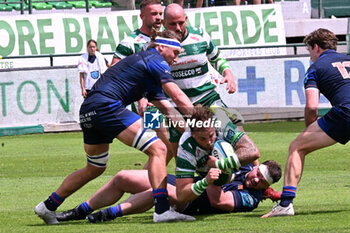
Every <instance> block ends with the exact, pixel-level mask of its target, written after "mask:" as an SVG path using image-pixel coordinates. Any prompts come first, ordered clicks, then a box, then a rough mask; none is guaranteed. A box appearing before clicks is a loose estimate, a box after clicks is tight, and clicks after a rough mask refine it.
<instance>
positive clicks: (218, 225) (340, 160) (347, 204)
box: [0, 122, 350, 233]
mask: <svg viewBox="0 0 350 233" xmlns="http://www.w3.org/2000/svg"><path fill="white" fill-rule="evenodd" d="M303 128H304V124H303V122H283V123H262V124H247V125H245V130H246V131H247V133H248V135H249V136H250V137H251V138H252V139H253V140H254V142H255V143H256V144H257V146H258V148H259V150H260V153H261V159H260V161H261V162H263V161H265V160H268V159H274V160H276V161H278V162H279V163H280V164H281V165H282V168H284V164H285V161H286V159H287V156H288V154H287V153H288V146H289V143H290V142H291V141H292V140H293V139H294V138H295V137H296V136H297V135H298V133H299V132H300V131H302V130H303ZM82 145H83V141H82V134H81V133H60V134H35V135H24V136H9V137H0V232H4V233H5V232H6V233H7V232H35V233H36V232H41V233H45V232H50V233H54V232H138V233H140V232H350V223H349V218H350V168H349V165H350V157H349V145H347V146H342V145H339V144H337V145H334V146H332V147H329V148H325V149H322V150H319V151H316V152H313V153H312V154H310V155H308V156H307V158H306V163H305V167H304V174H303V178H302V180H301V182H300V184H299V186H298V189H297V198H296V199H295V201H294V209H295V212H296V215H295V216H293V217H280V218H269V219H261V218H260V216H261V215H263V214H265V213H267V212H269V211H270V210H271V208H272V206H273V205H274V203H272V202H271V201H269V200H266V201H264V202H262V203H261V204H260V205H259V207H258V208H257V209H256V210H254V211H253V212H247V213H231V214H222V215H203V216H197V221H196V222H190V223H181V222H178V223H161V224H153V223H152V216H153V215H152V214H153V210H150V211H148V212H146V213H143V214H137V215H132V216H125V217H122V218H117V219H116V220H114V221H112V222H106V223H101V224H89V223H88V222H87V221H74V222H69V223H62V224H60V225H57V226H48V225H45V224H44V223H43V221H42V220H41V219H39V218H38V217H37V216H35V215H34V207H35V206H36V205H37V204H38V203H39V202H41V201H43V200H45V199H46V198H47V197H48V195H50V194H51V193H52V192H53V191H55V190H56V189H57V187H58V186H59V185H60V183H61V182H62V181H63V179H64V178H65V177H66V176H67V175H68V174H70V173H71V172H73V171H74V170H76V169H80V168H82V167H83V166H85V163H86V161H85V160H86V158H85V155H84V153H83V147H82ZM110 155H111V156H110V161H109V163H108V168H107V170H106V172H105V173H104V174H103V175H102V176H100V177H98V178H97V179H95V180H93V181H92V182H90V183H88V184H87V185H86V186H84V187H83V188H82V189H80V190H79V191H78V192H76V193H74V194H73V195H72V196H71V197H69V198H67V200H66V201H65V202H64V204H63V205H62V206H61V207H60V208H59V211H63V210H67V209H70V208H73V207H75V206H76V205H78V204H80V203H81V202H83V201H85V200H87V199H88V198H89V197H90V195H91V194H92V193H93V192H95V191H96V190H97V189H98V188H99V187H100V186H102V184H104V183H105V182H107V181H108V180H109V179H110V178H112V176H113V175H114V174H115V173H116V172H118V171H119V170H121V169H141V168H142V165H143V164H144V163H145V162H146V160H147V157H146V155H144V154H142V153H141V152H139V151H137V150H135V149H133V148H129V147H127V146H124V145H122V144H121V143H120V142H118V141H117V140H115V142H114V143H113V144H112V145H111V150H110ZM141 164H142V165H141ZM174 167H175V166H174V162H171V164H170V165H169V167H168V172H169V173H174ZM283 170H284V169H283ZM282 186H283V181H282V179H281V181H280V182H279V183H277V184H274V185H273V186H272V187H273V188H275V189H278V190H281V188H282Z"/></svg>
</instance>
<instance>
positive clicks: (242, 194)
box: [56, 107, 281, 221]
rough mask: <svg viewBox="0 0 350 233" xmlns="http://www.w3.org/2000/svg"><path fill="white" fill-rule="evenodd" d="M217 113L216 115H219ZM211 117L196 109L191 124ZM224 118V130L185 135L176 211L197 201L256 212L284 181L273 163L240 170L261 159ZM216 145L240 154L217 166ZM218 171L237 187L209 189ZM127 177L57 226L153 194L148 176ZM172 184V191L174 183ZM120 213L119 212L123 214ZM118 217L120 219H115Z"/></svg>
mask: <svg viewBox="0 0 350 233" xmlns="http://www.w3.org/2000/svg"><path fill="white" fill-rule="evenodd" d="M216 113H217V114H218V112H216ZM225 116H226V115H225ZM213 117H214V115H213V112H212V111H211V109H210V108H209V107H195V111H194V113H193V115H192V117H191V120H195V122H199V121H202V122H206V121H213V120H214V118H213ZM226 118H227V117H226ZM226 118H225V117H224V116H222V115H221V116H220V118H218V119H217V120H216V121H215V122H219V120H220V123H221V124H220V126H219V125H216V127H215V124H209V126H208V127H199V125H198V124H195V125H194V127H191V126H190V127H191V130H188V131H186V132H185V133H184V134H183V136H182V137H181V140H180V146H179V149H178V156H177V160H176V164H177V165H176V194H175V187H172V186H169V184H168V186H169V187H170V188H172V190H173V193H172V200H173V201H174V200H175V203H176V206H178V203H183V204H184V205H185V204H187V203H190V202H192V201H193V200H195V199H196V201H199V205H202V203H201V199H202V198H207V200H209V202H208V201H207V203H210V204H207V206H210V208H212V207H213V208H216V209H219V210H221V211H225V212H231V211H248V210H252V209H254V208H256V207H257V204H258V203H259V201H260V200H261V199H262V193H263V192H264V190H265V189H267V188H268V187H269V185H271V184H272V183H274V182H277V181H278V180H279V179H280V177H281V168H280V166H279V165H278V164H277V163H276V162H272V161H270V162H268V163H266V164H262V165H260V166H256V167H254V168H253V167H252V166H248V167H241V168H240V163H242V164H249V163H250V162H253V161H255V160H256V159H257V158H258V156H259V153H258V150H257V148H256V146H255V144H254V143H253V142H252V141H251V139H250V138H249V137H248V136H247V135H246V134H244V133H243V132H239V131H236V126H235V125H234V124H233V123H232V122H231V121H230V120H229V119H228V118H227V119H226ZM203 125H204V124H203ZM216 140H225V141H227V142H230V143H231V145H232V146H233V148H234V149H235V152H236V154H235V153H233V154H232V157H230V158H231V159H229V160H217V159H216V158H214V157H213V156H209V155H210V154H211V151H212V149H213V145H214V142H215V141H216ZM207 163H208V164H210V166H211V167H212V168H210V167H209V166H208V164H207ZM216 164H218V165H216ZM214 167H221V168H223V169H224V168H227V167H229V168H230V169H235V171H236V173H235V175H236V176H235V179H234V182H232V183H231V184H229V185H226V186H224V187H223V188H221V187H219V186H215V185H211V184H213V183H214V181H215V180H218V178H219V175H220V173H221V170H220V169H218V168H214ZM196 172H197V173H198V174H199V175H200V176H199V177H195V173H196ZM126 173H127V172H124V173H121V174H119V175H116V177H115V178H114V179H113V180H111V181H110V182H109V183H107V184H106V185H104V186H103V187H102V188H101V189H99V190H98V191H97V192H96V193H95V194H94V195H93V196H92V198H91V199H90V200H88V201H87V202H84V203H82V204H81V205H80V206H79V207H77V208H75V209H73V210H69V211H66V212H63V213H58V214H57V215H56V218H57V219H58V220H59V221H64V220H73V219H84V218H85V217H86V216H87V215H88V214H90V212H88V211H86V208H85V207H86V206H88V207H89V209H92V210H96V209H99V208H101V207H104V206H108V205H111V204H113V203H115V202H116V201H118V200H119V199H120V198H121V196H122V195H123V193H124V192H130V193H138V192H142V191H145V190H148V189H149V188H150V186H149V182H148V180H147V177H142V174H144V175H145V173H144V172H143V173H141V172H140V173H137V172H135V176H137V177H135V176H134V175H133V173H132V172H130V173H128V174H129V175H124V174H126ZM136 174H137V175H136ZM172 180H174V177H172ZM134 183H136V184H134ZM168 183H169V182H168ZM131 184H133V185H131ZM170 184H172V185H173V186H174V185H175V182H173V183H170ZM206 188H208V190H207V192H205V191H206ZM116 190H119V191H116ZM239 190H241V191H239ZM257 190H259V191H257ZM202 193H205V194H203V195H204V197H202ZM143 195H146V194H143ZM206 195H207V197H206ZM132 200H133V201H134V202H136V204H134V203H132V204H131V205H138V204H139V203H138V201H143V199H142V198H140V200H138V199H136V200H134V199H132ZM147 203H148V202H145V203H143V202H142V206H143V205H144V206H145V207H144V208H140V207H139V206H138V207H137V208H138V209H136V210H139V211H141V212H142V211H144V210H147V209H149V208H150V207H151V206H152V203H151V204H150V205H149V204H147ZM119 207H121V206H119V205H118V206H117V209H118V208H119ZM203 207H205V205H203ZM210 208H209V209H210ZM122 209H123V207H122ZM122 209H120V210H121V211H122ZM114 210H116V209H114ZM124 213H125V211H124ZM131 213H135V212H131ZM117 215H119V214H118V213H116V216H117ZM110 217H112V216H110Z"/></svg>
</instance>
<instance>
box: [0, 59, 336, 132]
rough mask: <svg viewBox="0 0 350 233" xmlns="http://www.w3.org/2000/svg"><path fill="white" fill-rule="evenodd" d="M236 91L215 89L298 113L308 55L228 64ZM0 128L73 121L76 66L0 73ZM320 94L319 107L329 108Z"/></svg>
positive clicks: (234, 100) (240, 100)
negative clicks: (233, 77) (232, 74)
mask: <svg viewBox="0 0 350 233" xmlns="http://www.w3.org/2000/svg"><path fill="white" fill-rule="evenodd" d="M229 63H230V66H231V68H232V71H233V73H234V75H235V81H236V84H237V91H236V93H234V94H227V93H226V90H225V88H226V84H222V85H220V86H219V87H218V91H219V93H220V95H221V97H222V99H223V100H224V102H225V103H226V104H227V105H228V107H233V108H239V109H241V108H248V109H252V110H254V109H257V108H260V109H261V108H266V109H275V110H276V111H278V109H285V108H290V109H291V110H292V109H293V108H295V109H300V108H303V107H304V106H305V93H304V87H303V82H304V75H305V72H306V70H307V68H308V67H309V65H310V60H309V58H308V57H302V58H300V57H298V58H297V57H296V58H278V59H277V58H276V59H273V58H271V59H268V60H267V59H264V60H263V59H256V60H244V61H230V62H229ZM0 97H1V98H0V127H4V126H23V125H37V124H59V123H68V122H78V121H79V107H80V104H81V103H82V101H83V98H82V96H81V91H80V85H79V75H78V71H77V69H76V68H69V69H43V70H23V71H18V70H16V71H10V72H0ZM329 106H330V104H329V103H328V101H327V100H326V99H325V98H324V97H323V96H321V99H320V107H329Z"/></svg>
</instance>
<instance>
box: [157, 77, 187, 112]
mask: <svg viewBox="0 0 350 233" xmlns="http://www.w3.org/2000/svg"><path fill="white" fill-rule="evenodd" d="M162 88H163V90H164V91H165V93H166V94H167V95H168V96H169V97H170V98H171V99H172V100H173V101H174V103H175V104H176V106H177V107H178V108H179V109H180V111H181V113H182V114H184V115H188V116H190V115H192V112H193V104H192V103H191V101H190V99H189V98H188V97H187V95H186V94H185V93H184V92H183V91H182V90H181V89H180V88H179V86H178V85H176V84H175V83H174V82H167V83H164V84H163V85H162Z"/></svg>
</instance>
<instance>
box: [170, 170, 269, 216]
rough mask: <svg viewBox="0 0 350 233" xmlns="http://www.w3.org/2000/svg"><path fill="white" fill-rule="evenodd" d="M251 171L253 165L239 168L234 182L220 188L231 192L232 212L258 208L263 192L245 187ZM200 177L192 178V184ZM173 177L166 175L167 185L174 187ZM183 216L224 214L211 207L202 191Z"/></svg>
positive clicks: (187, 207)
mask: <svg viewBox="0 0 350 233" xmlns="http://www.w3.org/2000/svg"><path fill="white" fill-rule="evenodd" d="M251 170H253V165H252V164H249V165H246V166H242V167H240V168H239V170H238V171H237V172H235V173H234V175H235V178H234V180H233V181H232V182H231V183H229V184H226V185H224V186H223V187H222V189H223V191H224V192H232V195H233V199H234V209H233V212H247V211H252V210H254V209H255V208H257V207H258V205H259V203H260V201H261V200H262V198H263V193H264V191H265V190H255V189H248V188H247V187H245V184H244V183H245V179H246V174H247V173H248V172H250V171H251ZM201 179H202V177H200V176H197V177H195V178H194V182H196V181H198V180H201ZM175 180H176V179H175V176H174V175H168V183H169V184H172V185H174V186H176V183H175ZM182 213H184V214H189V215H197V214H212V213H225V212H224V211H222V210H219V209H216V208H214V207H212V206H211V204H210V201H209V198H208V194H207V192H206V191H204V192H203V193H202V194H201V195H200V196H199V197H198V198H196V199H194V200H193V201H191V202H190V203H189V204H188V206H186V208H185V209H184V210H183V211H182Z"/></svg>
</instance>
